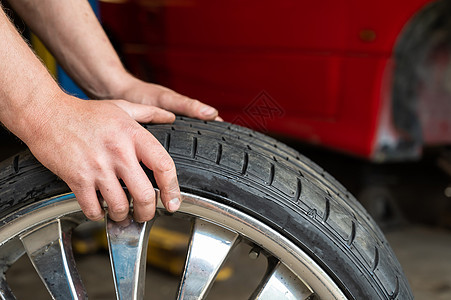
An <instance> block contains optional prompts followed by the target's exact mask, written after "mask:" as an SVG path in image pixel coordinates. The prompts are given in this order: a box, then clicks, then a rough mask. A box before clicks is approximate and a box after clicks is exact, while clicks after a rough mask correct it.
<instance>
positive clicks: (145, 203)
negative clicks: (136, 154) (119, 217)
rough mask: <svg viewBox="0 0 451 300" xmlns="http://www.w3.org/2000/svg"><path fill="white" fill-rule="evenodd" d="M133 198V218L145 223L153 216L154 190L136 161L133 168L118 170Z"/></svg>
mask: <svg viewBox="0 0 451 300" xmlns="http://www.w3.org/2000/svg"><path fill="white" fill-rule="evenodd" d="M118 173H119V175H120V176H121V178H122V180H123V181H124V183H125V185H126V186H127V188H128V190H129V191H130V194H131V195H132V197H133V216H134V219H135V220H136V221H137V222H146V221H149V220H151V219H153V217H154V216H155V208H156V201H155V190H154V189H153V186H152V183H150V181H149V178H147V175H146V173H145V172H144V171H143V169H142V167H141V166H140V165H139V163H138V161H136V162H135V163H134V166H131V167H127V168H123V166H122V167H121V169H120V170H118Z"/></svg>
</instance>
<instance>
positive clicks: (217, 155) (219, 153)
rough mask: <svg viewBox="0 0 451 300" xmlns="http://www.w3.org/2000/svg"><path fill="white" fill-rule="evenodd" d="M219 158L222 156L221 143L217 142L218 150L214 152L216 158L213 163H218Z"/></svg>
mask: <svg viewBox="0 0 451 300" xmlns="http://www.w3.org/2000/svg"><path fill="white" fill-rule="evenodd" d="M221 158H222V144H221V143H218V151H217V152H216V160H215V163H216V164H217V165H219V163H220V162H221Z"/></svg>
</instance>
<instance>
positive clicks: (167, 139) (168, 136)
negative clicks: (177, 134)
mask: <svg viewBox="0 0 451 300" xmlns="http://www.w3.org/2000/svg"><path fill="white" fill-rule="evenodd" d="M170 146H171V134H170V133H169V132H167V133H166V136H165V138H164V149H166V151H168V152H169V147H170Z"/></svg>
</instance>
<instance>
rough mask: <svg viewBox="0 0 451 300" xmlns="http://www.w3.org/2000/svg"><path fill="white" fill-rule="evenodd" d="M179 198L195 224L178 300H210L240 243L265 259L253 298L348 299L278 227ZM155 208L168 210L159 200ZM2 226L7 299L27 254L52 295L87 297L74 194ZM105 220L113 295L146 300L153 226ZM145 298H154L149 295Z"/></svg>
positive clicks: (2, 284)
mask: <svg viewBox="0 0 451 300" xmlns="http://www.w3.org/2000/svg"><path fill="white" fill-rule="evenodd" d="M182 197H183V204H182V206H181V208H180V210H179V212H177V213H176V214H174V216H178V217H185V218H190V219H192V220H193V230H192V236H191V240H190V244H189V248H188V249H189V250H188V254H187V257H186V262H185V270H184V272H183V274H182V277H181V280H180V284H179V290H178V293H177V299H204V298H206V296H207V295H208V292H209V290H210V287H211V286H212V285H213V283H214V280H215V278H216V275H217V274H218V272H219V270H220V269H221V267H222V266H223V264H224V261H225V260H226V259H227V258H228V256H229V254H230V252H231V250H232V249H233V247H235V246H236V245H237V244H238V243H243V242H245V243H250V244H252V245H255V246H256V247H257V248H258V249H262V253H264V255H265V256H266V257H267V258H268V270H267V272H266V275H265V276H264V277H263V278H262V280H261V281H260V284H259V285H257V286H255V289H254V293H253V294H252V296H251V299H345V296H344V294H343V293H342V291H341V289H340V288H339V287H338V285H337V284H336V283H335V282H334V281H333V280H332V278H331V277H330V276H328V274H327V273H326V272H325V271H324V270H323V269H322V268H321V267H320V266H319V265H318V264H317V263H316V262H315V261H313V260H312V259H311V258H310V257H309V256H308V255H307V254H306V253H305V252H304V251H302V250H301V249H300V248H299V247H297V246H296V245H294V244H293V243H292V242H291V241H289V240H288V239H286V238H285V237H283V236H282V235H280V234H279V233H278V232H277V231H275V230H274V229H272V228H270V227H269V226H267V225H266V224H264V223H262V222H260V221H259V220H257V219H255V218H253V217H251V216H249V215H247V214H244V213H242V212H241V211H238V210H236V209H234V208H232V207H230V206H226V205H224V204H221V203H217V202H215V201H212V200H210V199H207V198H203V197H199V196H196V195H193V194H188V193H183V194H182ZM157 198H158V199H159V193H158V191H157ZM158 211H159V213H160V214H164V213H165V212H164V208H163V206H162V205H161V201H158ZM0 222H1V223H0V224H3V225H2V226H1V227H0V259H1V265H0V267H1V268H2V270H3V273H2V274H3V276H2V277H1V280H0V290H1V293H2V295H1V296H3V298H4V299H14V296H13V295H12V293H11V292H10V290H9V287H8V283H7V280H6V278H5V275H4V273H5V272H6V270H7V269H8V267H9V266H10V265H11V264H13V263H14V262H15V261H16V260H17V259H18V258H19V257H21V256H22V255H23V254H25V253H26V254H28V256H29V258H30V260H31V261H32V263H33V265H34V267H35V269H36V272H37V273H38V274H39V276H40V277H41V279H42V281H43V282H44V284H46V287H47V289H48V290H49V292H50V294H51V295H52V297H53V298H56V299H74V298H75V299H84V298H87V293H86V291H85V289H84V287H83V285H82V283H81V279H80V276H79V274H78V272H77V270H76V267H75V261H74V259H73V254H72V249H71V246H70V238H71V237H70V232H71V229H72V228H74V227H76V226H77V225H78V224H81V223H84V222H87V220H86V219H85V218H84V216H83V214H82V213H81V210H80V207H79V206H78V203H77V201H76V199H75V197H74V195H73V194H71V193H70V194H64V195H60V196H57V197H53V198H49V199H46V200H42V201H38V202H36V203H33V204H30V205H28V206H26V207H24V208H21V209H20V210H18V211H16V212H14V213H12V214H10V215H8V216H6V217H4V218H3V219H2V220H1V221H0ZM106 223H107V235H108V238H109V249H110V259H111V261H112V269H113V278H114V281H115V282H114V283H115V288H116V296H117V298H118V299H142V298H143V296H144V295H143V294H144V289H143V285H144V276H145V272H143V271H142V270H143V268H144V267H145V251H143V250H142V249H143V245H146V244H147V240H146V238H147V236H148V232H149V229H150V227H151V225H152V224H151V222H147V223H144V224H137V223H133V222H132V221H130V222H129V223H128V224H125V225H124V226H122V227H120V230H118V225H117V224H114V223H111V222H110V221H108V220H107V221H106ZM124 245H125V246H124ZM124 247H126V248H124ZM124 249H125V250H124ZM125 253H126V254H125ZM144 298H146V299H152V295H145V296H144Z"/></svg>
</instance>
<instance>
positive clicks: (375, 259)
mask: <svg viewBox="0 0 451 300" xmlns="http://www.w3.org/2000/svg"><path fill="white" fill-rule="evenodd" d="M378 265H379V249H377V247H374V260H373V265H372V266H371V272H373V273H374V271H376V268H377V266H378Z"/></svg>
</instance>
